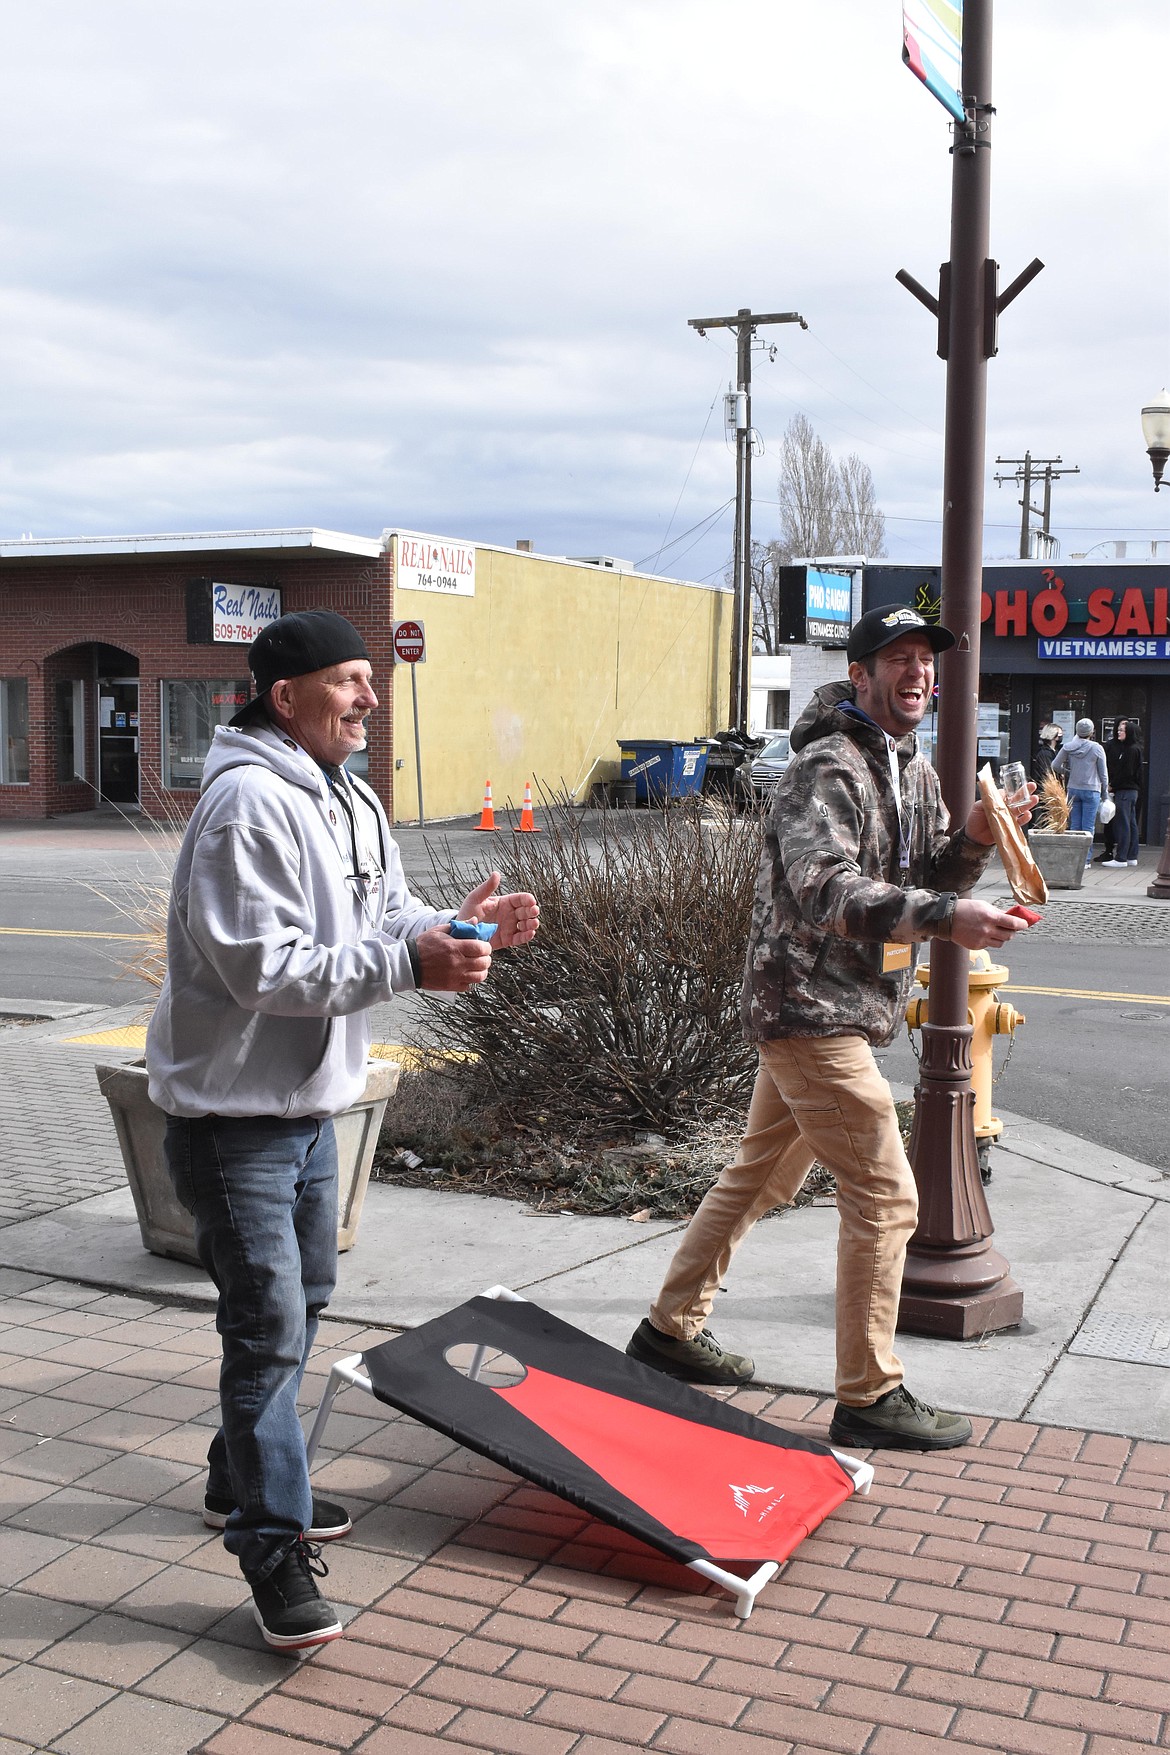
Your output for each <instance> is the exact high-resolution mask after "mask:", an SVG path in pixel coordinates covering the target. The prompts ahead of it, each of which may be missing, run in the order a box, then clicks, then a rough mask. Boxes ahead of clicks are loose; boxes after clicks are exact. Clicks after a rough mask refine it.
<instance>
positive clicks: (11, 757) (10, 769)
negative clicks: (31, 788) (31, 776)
mask: <svg viewBox="0 0 1170 1755" xmlns="http://www.w3.org/2000/svg"><path fill="white" fill-rule="evenodd" d="M27 785H28V679H27V678H26V677H23V676H0V786H27Z"/></svg>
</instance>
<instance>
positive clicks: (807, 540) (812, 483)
mask: <svg viewBox="0 0 1170 1755" xmlns="http://www.w3.org/2000/svg"><path fill="white" fill-rule="evenodd" d="M779 485H780V543H781V546H782V547H783V548H786V549H787V550H788V553H789V554H790V555H831V554H834V553H836V552H837V523H838V510H839V507H840V500H841V481H840V476H839V474H838V471H837V465H836V464H835V463H834V461H833V453H832V452H831V451H830V450H829V447H828V446H827V445H826V444H825V442H824V440H823V439H819V438H818V437H817V435H816V433H815V432H814V431H813V429H812V423H811V422H810V421H809V420H808V419H807V417H806V416H805V415H803V414H794V415H793V417H792V419H791V420H790V421H789V423H788V430H787V431H786V433H785V434H784V441H783V444H782V446H781V450H780V484H779Z"/></svg>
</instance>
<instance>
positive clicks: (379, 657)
mask: <svg viewBox="0 0 1170 1755" xmlns="http://www.w3.org/2000/svg"><path fill="white" fill-rule="evenodd" d="M318 606H320V607H324V608H328V609H335V610H338V611H340V613H341V614H342V615H345V616H347V617H348V618H349V619H350V621H352V622H353V623H354V624H355V626H357V627H358V628H359V629H360V630H361V633H362V634H363V635H364V637H365V640H366V644H367V645H368V647H369V649H370V655H371V659H372V661H373V671H374V687H375V689H376V690H377V693H378V696H379V700H380V708H379V711H378V712H377V713H375V714H374V715H373V716H372V718H371V720H370V729H369V738H370V742H369V749H368V751H367V752H366V753H365V755H364V756H362V757H352V758H351V759H350V764H349V765H350V768H351V769H353V770H356V771H358V772H364V773H365V774H366V776H367V778H368V779H369V781H370V783H371V785H372V786H373V787H374V788H375V789H376V791H377V792H378V793H379V795H380V796H381V798H382V799H383V801H384V802H385V804H386V806H387V809H388V810H389V812H390V815H391V820H392V821H404V820H409V819H410V818H411V817H415V816H417V814H418V812H419V809H420V803H421V800H422V798H423V795H424V792H425V800H426V809H427V816H428V820H431V819H434V818H437V817H439V818H441V817H453V816H460V815H464V814H469V813H471V812H474V811H478V810H479V808H480V804H481V801H482V798H483V788H484V781H485V779H488V778H490V779H491V780H493V781H494V782H495V785H496V798H497V800H499V801H500V802H505V801H507V800H508V799H512V800H518V799H519V798H520V796H521V794H522V792H523V788H524V785H525V784H526V783H527V782H529V781H532V782H534V783H536V784H537V786H538V787H539V786H540V785H541V784H546V785H548V786H549V787H550V788H552V789H554V790H557V791H561V790H568V791H569V792H570V793H571V794H572V795H573V796H575V797H585V796H587V795H588V793H589V791H590V789H591V787H592V786H593V785H594V784H595V783H596V782H597V781H598V780H605V779H608V778H611V777H613V776H616V774H617V772H618V756H619V747H620V741H621V740H622V739H625V738H629V737H631V736H637V737H654V738H659V737H662V738H682V739H684V740H687V741H689V740H691V739H692V738H694V737H695V736H696V735H702V734H704V733H706V732H709V731H712V730H714V729H715V728H716V727H717V726H719V725H721V724H723V723H725V720H726V710H727V708H726V685H727V676H728V651H729V641H730V627H731V616H730V598H729V597H728V594H727V592H726V590H725V589H723V587H722V586H718V585H702V584H695V583H694V582H692V581H688V580H677V579H665V578H658V577H655V576H652V575H649V574H645V573H637V572H635V571H634V569H633V568H632V567H630V566H629V565H628V564H627V563H623V562H619V561H612V560H609V559H606V558H604V557H602V558H599V559H593V560H572V559H568V558H566V557H565V556H556V555H539V554H534V553H532V552H531V549H530V547H529V546H528V545H525V546H524V548H523V549H521V548H520V546H519V545H518V546H517V548H516V549H507V548H500V547H496V546H494V545H492V544H486V543H468V542H459V541H456V540H454V539H449V538H444V537H423V536H419V535H417V534H415V533H409V532H403V531H398V530H386V531H383V532H382V534H381V535H380V536H377V537H365V536H351V535H345V534H341V533H338V532H336V531H329V530H258V531H239V532H231V533H223V532H210V533H208V532H203V533H199V532H196V533H191V534H184V535H177V536H141V537H78V538H68V539H60V540H48V539H44V540H42V539H38V540H35V541H34V540H32V539H27V540H23V541H20V542H6V543H0V818H2V817H8V818H27V817H45V816H56V815H59V814H61V813H65V812H69V811H84V810H92V809H93V808H94V807H95V806H96V805H102V804H105V805H109V806H111V807H120V808H123V809H137V808H139V806H141V809H142V810H143V811H145V812H147V813H148V814H149V815H152V816H158V817H173V816H175V815H177V814H183V813H185V812H186V811H189V810H190V809H191V807H192V805H193V804H194V801H195V799H196V797H197V796H198V791H199V784H200V780H201V778H202V772H203V758H204V756H205V754H206V751H207V747H208V745H209V743H210V742H211V738H212V734H213V732H214V729H215V727H216V726H217V725H222V724H225V723H226V722H227V720H229V719H230V718H231V716H232V714H233V713H234V712H235V710H236V707H237V706H238V705H242V704H243V702H244V701H246V700H247V699H248V694H249V688H250V682H249V676H248V664H247V652H248V646H249V645H250V643H251V640H252V638H253V637H254V635H255V633H256V632H257V631H258V629H259V627H260V626H261V625H262V624H263V622H264V621H265V620H266V619H272V618H273V617H274V616H276V615H278V614H281V613H283V612H286V611H288V610H296V609H311V608H314V607H318ZM395 617H398V618H400V619H402V620H417V621H419V622H420V623H423V622H424V618H425V632H426V662H425V665H423V666H417V667H416V668H415V672H414V675H413V677H412V681H413V682H414V684H415V685H416V686H415V687H414V688H413V689H412V687H411V685H410V683H407V685H406V686H405V687H403V688H401V689H399V690H397V691H395V689H394V686H393V685H394V678H395V676H396V675H397V676H399V677H401V676H403V675H405V674H406V672H405V671H404V670H403V669H402V668H401V667H400V668H399V670H398V671H397V672H395V669H394V665H393V655H392V646H391V637H392V631H393V623H394V618H395ZM420 673H421V674H420ZM396 693H397V697H398V698H397V699H395V694H396ZM416 698H417V699H416ZM416 704H417V707H418V715H419V721H420V725H419V728H418V734H417V735H416V726H415V719H414V712H415V707H416ZM416 750H417V751H419V752H420V753H421V773H420V771H419V764H418V761H417V759H416Z"/></svg>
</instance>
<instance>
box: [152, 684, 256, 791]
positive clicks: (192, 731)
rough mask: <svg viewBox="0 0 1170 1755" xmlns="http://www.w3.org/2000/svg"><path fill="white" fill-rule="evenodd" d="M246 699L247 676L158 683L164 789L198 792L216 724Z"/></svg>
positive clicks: (240, 705) (222, 721)
mask: <svg viewBox="0 0 1170 1755" xmlns="http://www.w3.org/2000/svg"><path fill="white" fill-rule="evenodd" d="M247 701H248V683H247V679H246V678H244V679H243V680H239V679H237V680H232V679H230V678H224V677H216V678H212V679H211V680H210V681H207V680H205V679H204V678H202V677H199V678H194V679H191V680H189V681H180V682H164V683H163V685H162V733H163V735H162V771H163V786H164V787H165V788H166V790H167V791H168V792H198V790H199V785H200V782H201V780H202V779H203V759H204V757H205V756H206V754H207V752H208V750H209V749H210V747H211V739H212V737H213V736H214V734H215V728H216V726H217V725H226V724H227V722H228V720H229V719H230V718H231V716H232V714H233V713H234V712H235V711H236V710H237V708H239V707H243V706H244V705H245V704H246V703H247Z"/></svg>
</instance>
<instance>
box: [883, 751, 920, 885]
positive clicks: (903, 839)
mask: <svg viewBox="0 0 1170 1755" xmlns="http://www.w3.org/2000/svg"><path fill="white" fill-rule="evenodd" d="M882 736H883V737H884V738H885V740H886V755H887V757H888V758H889V763H890V785H891V786H892V787H893V790H894V809H895V810H896V811H897V813H898V869H899V871H909V870H910V842H911V839H912V836H913V833H914V812H913V810H911V812H910V820H909V822H907V820H906V818H905V817H904V816H903V814H902V771H901V769H900V768H899V766H898V745H897V743H896V742H895V740H894V739H893V738H892V737H891V736H890V734H889V732H888V731H883V732H882Z"/></svg>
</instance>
